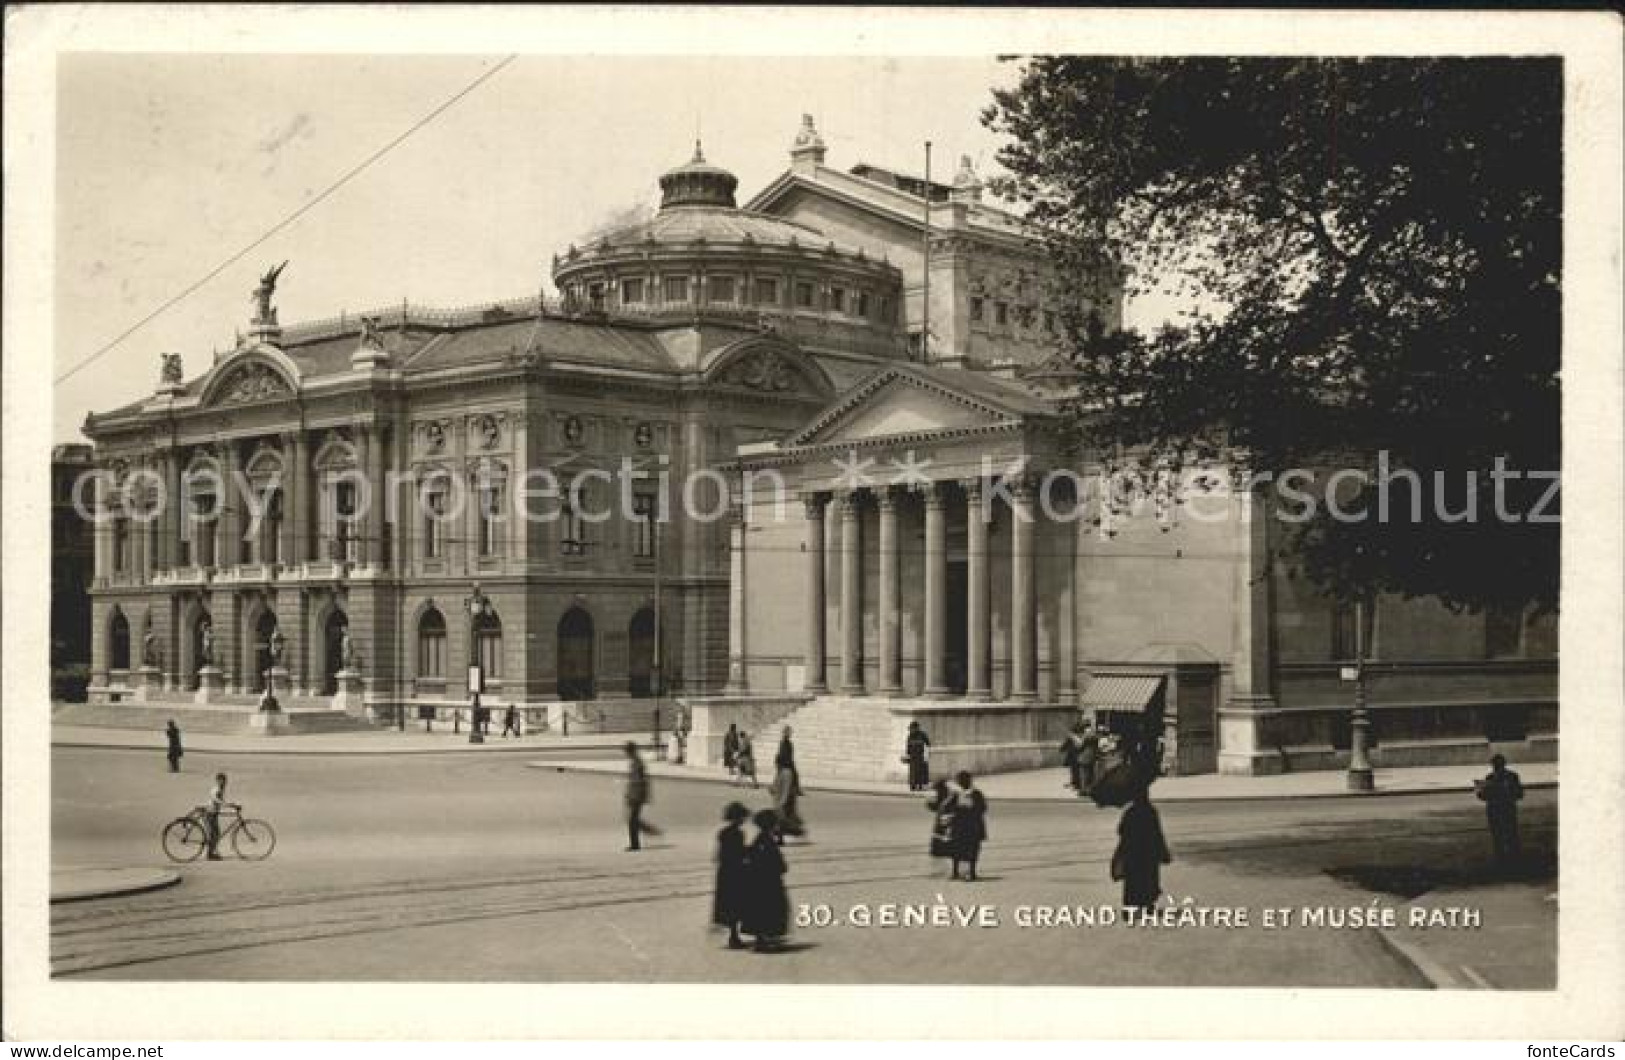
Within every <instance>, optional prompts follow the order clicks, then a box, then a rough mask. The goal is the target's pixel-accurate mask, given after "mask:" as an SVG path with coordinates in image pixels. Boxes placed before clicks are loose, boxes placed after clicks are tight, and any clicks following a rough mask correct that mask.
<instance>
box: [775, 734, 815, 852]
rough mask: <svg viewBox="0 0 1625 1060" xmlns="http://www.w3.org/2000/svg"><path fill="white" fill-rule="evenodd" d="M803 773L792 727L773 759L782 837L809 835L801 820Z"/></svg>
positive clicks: (776, 801) (778, 816)
mask: <svg viewBox="0 0 1625 1060" xmlns="http://www.w3.org/2000/svg"><path fill="white" fill-rule="evenodd" d="M800 806H801V773H800V772H799V771H797V769H796V745H795V744H793V743H791V742H790V726H788V725H786V726H785V727H784V735H783V736H782V737H780V738H779V753H778V754H777V755H775V756H774V758H773V809H774V811H776V814H777V818H778V830H779V835H780V836H787V835H794V836H804V835H806V834H807V824H806V822H805V821H803V820H802V819H801V809H800Z"/></svg>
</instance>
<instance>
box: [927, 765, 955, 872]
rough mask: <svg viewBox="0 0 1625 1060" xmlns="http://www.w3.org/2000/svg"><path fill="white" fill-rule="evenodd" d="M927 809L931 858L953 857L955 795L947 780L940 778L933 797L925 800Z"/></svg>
mask: <svg viewBox="0 0 1625 1060" xmlns="http://www.w3.org/2000/svg"><path fill="white" fill-rule="evenodd" d="M925 808H926V809H927V810H930V811H931V856H932V857H934V858H951V857H953V856H954V793H953V790H952V789H951V788H949V787H948V781H947V780H946V779H945V778H943V777H938V778H937V782H936V783H935V784H934V785H932V787H931V797H930V798H928V799H926V800H925ZM956 870H957V866H956Z"/></svg>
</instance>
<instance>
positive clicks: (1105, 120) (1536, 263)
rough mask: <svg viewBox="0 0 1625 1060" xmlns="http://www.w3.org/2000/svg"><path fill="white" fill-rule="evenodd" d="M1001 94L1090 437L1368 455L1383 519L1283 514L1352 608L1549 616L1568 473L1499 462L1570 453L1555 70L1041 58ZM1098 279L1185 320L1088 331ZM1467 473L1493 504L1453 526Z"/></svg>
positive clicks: (1019, 181) (1076, 417)
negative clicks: (1537, 611)
mask: <svg viewBox="0 0 1625 1060" xmlns="http://www.w3.org/2000/svg"><path fill="white" fill-rule="evenodd" d="M994 97H995V98H994V103H993V105H992V106H990V107H989V108H988V109H987V111H986V112H985V113H984V115H983V121H984V123H985V124H986V125H988V126H989V127H990V128H992V129H993V130H995V131H996V132H1001V133H1004V134H1006V135H1007V136H1008V141H1007V144H1006V146H1004V147H1003V148H1002V149H1001V151H1000V154H999V160H1000V162H1001V163H1002V164H1003V166H1004V168H1005V169H1006V170H1007V171H1008V173H1009V174H1010V175H1009V176H1008V177H1006V178H1004V179H1002V180H1001V181H999V182H997V183H996V184H995V188H996V190H998V191H1000V192H1001V193H1003V194H1004V195H1005V196H1006V197H1008V198H1010V199H1013V200H1015V201H1016V202H1018V203H1020V204H1021V205H1022V206H1023V207H1024V208H1025V210H1026V212H1027V214H1028V216H1029V218H1030V220H1031V221H1032V222H1033V224H1034V226H1035V230H1036V232H1037V233H1038V238H1039V239H1041V240H1042V241H1043V243H1044V244H1045V246H1046V250H1047V252H1048V254H1049V255H1050V257H1051V259H1052V260H1053V261H1054V262H1055V264H1056V265H1057V267H1058V268H1057V271H1058V272H1059V274H1060V276H1061V280H1060V283H1061V284H1062V287H1063V291H1062V293H1063V294H1064V295H1065V296H1066V297H1064V298H1063V299H1062V304H1063V305H1064V306H1066V307H1068V308H1066V309H1064V310H1063V314H1062V315H1063V319H1064V320H1065V324H1066V328H1065V333H1066V336H1067V341H1068V353H1069V356H1070V357H1071V359H1072V360H1073V361H1074V363H1075V365H1076V368H1077V370H1078V372H1079V390H1078V393H1077V396H1076V399H1075V400H1074V401H1072V402H1071V403H1070V410H1069V411H1070V413H1071V416H1070V419H1071V420H1072V421H1073V422H1074V423H1075V425H1076V427H1077V428H1078V430H1079V432H1080V434H1081V435H1082V436H1083V438H1084V439H1085V440H1086V441H1088V442H1089V443H1090V444H1091V445H1092V446H1094V447H1097V448H1098V449H1099V450H1100V451H1105V452H1118V453H1124V452H1128V453H1133V454H1134V455H1133V457H1132V458H1127V459H1129V460H1130V462H1134V463H1138V464H1139V465H1140V470H1141V471H1142V472H1144V471H1145V470H1146V469H1147V468H1149V467H1151V466H1153V465H1155V466H1164V467H1168V466H1172V467H1174V468H1190V467H1193V466H1196V465H1197V464H1203V463H1206V462H1214V461H1224V460H1230V461H1234V460H1235V458H1236V457H1237V456H1238V454H1239V458H1240V462H1241V463H1242V464H1244V465H1245V466H1246V468H1247V469H1248V470H1249V471H1250V472H1251V473H1252V474H1253V475H1255V476H1270V478H1271V479H1272V480H1273V481H1277V482H1278V481H1279V480H1280V478H1281V477H1282V476H1283V475H1285V474H1286V473H1287V472H1288V471H1290V470H1291V469H1294V468H1308V467H1318V468H1322V469H1325V468H1328V467H1331V466H1339V467H1348V468H1350V469H1351V470H1352V469H1359V470H1362V471H1364V472H1365V473H1366V474H1368V475H1369V476H1371V478H1372V479H1373V482H1372V483H1371V484H1370V485H1368V486H1366V487H1365V488H1363V489H1361V490H1358V491H1357V492H1358V493H1359V497H1358V498H1354V499H1348V498H1346V499H1345V502H1344V510H1354V511H1359V510H1361V507H1362V505H1363V507H1364V510H1366V511H1367V512H1368V513H1371V515H1372V517H1370V518H1367V519H1364V520H1362V521H1345V520H1341V519H1338V518H1336V517H1335V516H1334V515H1333V514H1332V513H1331V511H1330V509H1329V508H1328V506H1326V505H1325V504H1320V505H1317V510H1316V513H1315V515H1314V516H1313V517H1312V518H1310V519H1308V520H1307V521H1305V522H1302V523H1298V524H1286V523H1283V524H1282V525H1283V526H1287V528H1288V532H1287V534H1286V535H1285V540H1286V542H1287V551H1288V552H1289V554H1290V555H1291V556H1292V557H1294V558H1293V561H1292V562H1293V563H1294V564H1301V566H1302V568H1303V569H1304V570H1305V571H1306V572H1307V573H1308V574H1309V575H1311V576H1312V577H1314V578H1315V579H1316V580H1317V581H1318V582H1320V583H1321V584H1322V585H1323V586H1324V587H1325V588H1326V589H1327V590H1328V591H1329V592H1330V593H1331V594H1333V595H1335V596H1338V597H1341V598H1345V599H1350V598H1356V597H1358V596H1361V595H1364V594H1367V593H1372V592H1396V593H1400V594H1402V595H1405V596H1437V597H1439V598H1440V599H1441V600H1443V601H1444V602H1445V603H1446V604H1448V605H1450V606H1452V607H1458V608H1459V607H1468V608H1473V609H1477V608H1480V607H1485V606H1492V605H1493V606H1500V607H1514V608H1515V607H1519V606H1522V605H1525V604H1528V603H1530V602H1533V603H1534V604H1536V605H1538V606H1541V607H1553V606H1555V605H1556V602H1557V592H1558V537H1559V528H1558V526H1557V524H1556V522H1555V518H1556V513H1557V504H1556V503H1555V502H1551V503H1548V504H1546V505H1545V508H1544V512H1543V513H1538V514H1544V515H1545V516H1547V517H1549V518H1551V519H1552V520H1554V521H1550V522H1536V521H1531V519H1530V518H1529V516H1530V515H1531V514H1537V509H1538V508H1540V504H1539V502H1540V501H1542V499H1543V498H1545V496H1546V494H1547V493H1548V491H1549V490H1551V489H1554V488H1555V483H1553V482H1549V481H1547V480H1545V479H1535V480H1531V479H1529V478H1525V477H1520V478H1516V479H1513V478H1509V476H1510V475H1511V474H1513V473H1517V474H1519V475H1520V476H1521V475H1525V474H1527V473H1530V472H1534V473H1551V474H1553V475H1555V473H1556V472H1557V471H1558V469H1559V458H1560V430H1559V408H1560V389H1559V340H1560V323H1561V290H1560V267H1561V256H1562V247H1561V221H1562V195H1561V192H1562V141H1561V136H1562V66H1561V62H1560V61H1558V60H1554V59H1499V58H1487V59H1477V58H1473V59H1450V58H1440V59H1229V58H1218V59H1215V58H1194V59H1150V60H1146V59H1112V58H1080V57H1050V58H1037V59H1030V60H1027V61H1026V64H1025V67H1024V69H1023V72H1022V77H1021V79H1020V81H1019V83H1018V84H1016V85H1015V86H1014V87H1012V88H1010V89H1008V90H1002V91H996V92H995V93H994ZM1103 266H1104V267H1103ZM1101 275H1108V276H1122V277H1126V284H1127V289H1128V292H1129V294H1130V296H1131V297H1132V296H1135V295H1142V296H1143V295H1146V294H1148V293H1149V292H1151V291H1153V290H1161V291H1162V292H1163V293H1164V294H1165V295H1167V294H1172V295H1173V296H1175V297H1178V298H1180V299H1183V300H1184V302H1185V303H1186V305H1187V307H1188V308H1187V312H1186V313H1185V314H1184V315H1182V316H1181V317H1179V318H1177V319H1176V320H1174V321H1173V322H1171V323H1170V324H1169V325H1168V326H1166V327H1163V328H1161V329H1159V330H1157V331H1156V332H1154V333H1152V334H1136V333H1127V334H1119V335H1114V336H1105V337H1103V336H1101V335H1100V334H1098V331H1096V332H1091V327H1090V319H1089V313H1088V309H1087V307H1088V306H1089V305H1091V304H1099V301H1100V299H1101V298H1102V297H1103V292H1102V291H1100V290H1098V289H1096V288H1095V286H1093V285H1094V284H1096V283H1097V282H1098V281H1097V280H1096V279H1094V278H1095V277H1099V276H1101ZM1384 453H1386V458H1385V460H1383V459H1382V457H1381V454H1384ZM1497 458H1501V459H1502V461H1503V463H1502V464H1501V465H1499V467H1500V473H1499V478H1500V484H1499V486H1500V491H1501V495H1502V500H1503V503H1502V511H1503V512H1505V513H1507V514H1509V515H1514V516H1517V517H1518V518H1517V521H1512V520H1510V519H1507V518H1502V517H1498V516H1497V513H1496V510H1495V500H1496V490H1497V483H1496V477H1497V474H1498V472H1497V468H1498V465H1497ZM1380 467H1387V468H1389V469H1391V470H1392V472H1393V474H1395V475H1399V474H1402V473H1403V472H1404V471H1411V472H1415V473H1417V474H1419V475H1420V477H1421V481H1422V483H1423V488H1424V492H1425V496H1424V500H1425V502H1426V503H1425V504H1424V505H1423V508H1424V511H1423V512H1422V517H1421V518H1419V519H1412V518H1410V516H1411V515H1412V505H1411V488H1410V487H1409V486H1408V484H1407V482H1406V481H1405V480H1399V481H1397V482H1394V483H1391V484H1390V503H1389V508H1388V513H1389V515H1390V518H1389V519H1387V520H1386V521H1384V520H1381V519H1378V518H1376V517H1375V515H1376V513H1377V512H1378V504H1377V493H1378V487H1377V483H1376V482H1375V481H1374V480H1375V478H1376V476H1377V473H1378V471H1379V468H1380ZM1436 475H1437V476H1439V478H1438V479H1437V480H1436V478H1435V476H1436ZM1347 479H1348V477H1347V476H1345V481H1347ZM1469 479H1471V480H1472V482H1473V483H1474V487H1475V488H1476V493H1477V497H1476V500H1477V505H1476V507H1477V511H1476V516H1477V517H1476V519H1475V520H1474V521H1472V522H1465V521H1461V522H1450V521H1447V520H1446V519H1445V518H1441V517H1440V513H1439V512H1438V511H1437V510H1436V508H1437V505H1436V504H1435V491H1436V490H1438V491H1440V493H1441V494H1442V496H1443V497H1444V499H1445V500H1446V501H1447V508H1448V512H1449V513H1454V512H1459V511H1460V510H1462V509H1463V507H1464V505H1465V503H1466V500H1465V497H1466V493H1467V490H1468V488H1469V487H1468V480H1469ZM1265 492H1266V493H1267V494H1268V497H1267V499H1269V500H1270V502H1271V504H1272V505H1273V506H1275V507H1276V509H1277V511H1279V510H1280V508H1279V505H1280V503H1281V498H1280V496H1279V493H1278V491H1265ZM1400 513H1402V514H1403V516H1404V517H1403V518H1392V516H1394V515H1395V514H1400Z"/></svg>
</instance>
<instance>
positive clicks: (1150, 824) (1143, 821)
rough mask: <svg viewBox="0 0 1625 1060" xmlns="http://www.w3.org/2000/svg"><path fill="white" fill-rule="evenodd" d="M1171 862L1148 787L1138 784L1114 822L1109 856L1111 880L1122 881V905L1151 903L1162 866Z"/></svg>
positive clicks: (1158, 888)
mask: <svg viewBox="0 0 1625 1060" xmlns="http://www.w3.org/2000/svg"><path fill="white" fill-rule="evenodd" d="M1171 861H1173V856H1172V855H1171V854H1169V852H1168V843H1167V841H1166V840H1165V839H1164V838H1163V835H1162V820H1161V818H1159V817H1158V816H1157V809H1156V807H1155V806H1152V805H1151V790H1150V788H1149V787H1148V786H1146V785H1141V786H1140V787H1139V788H1138V789H1137V790H1136V791H1135V794H1134V798H1133V800H1132V801H1131V802H1130V803H1129V804H1128V808H1127V809H1125V810H1124V811H1123V818H1122V820H1120V821H1118V822H1117V852H1116V853H1114V854H1113V855H1112V879H1114V880H1122V881H1123V904H1124V905H1125V906H1129V907H1133V908H1138V909H1150V908H1151V907H1153V906H1155V905H1156V904H1157V899H1158V898H1160V897H1161V896H1162V866H1164V865H1166V864H1168V863H1169V862H1171Z"/></svg>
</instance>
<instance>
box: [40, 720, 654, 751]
mask: <svg viewBox="0 0 1625 1060" xmlns="http://www.w3.org/2000/svg"><path fill="white" fill-rule="evenodd" d="M501 732H502V729H501V727H500V726H498V727H495V728H494V729H493V730H492V732H491V734H490V735H489V736H487V737H486V738H485V742H484V743H483V744H471V743H469V742H468V727H467V726H464V727H463V729H462V731H461V732H460V733H455V734H454V733H453V732H452V731H451V724H450V723H449V722H437V723H436V724H435V729H434V731H433V732H424V731H423V727H422V723H421V722H419V723H418V724H417V725H416V726H409V727H408V728H407V730H406V731H405V732H400V731H397V730H393V729H379V730H377V731H373V732H312V733H298V734H294V735H284V736H247V735H239V734H235V733H211V732H197V733H191V732H189V733H184V734H183V736H182V740H183V743H184V745H185V747H186V750H187V751H189V752H191V751H196V752H204V753H207V754H261V755H263V754H278V755H368V754H375V755H403V754H462V753H472V754H501V753H503V752H508V753H512V752H515V751H523V752H526V753H528V754H547V753H549V752H557V751H594V752H599V753H603V752H609V751H619V750H620V748H621V745H622V744H624V743H626V741H627V740H629V739H632V738H633V737H632V736H631V735H629V734H625V733H603V734H599V733H594V734H590V735H583V736H557V735H554V734H551V733H541V734H538V735H535V736H521V737H518V738H517V739H516V738H514V737H509V738H507V739H503V737H502V736H501V735H500V734H501ZM636 738H637V739H638V741H639V742H640V743H647V742H648V734H647V733H641V734H638V735H637V737H636ZM51 744H52V746H54V747H111V748H125V749H130V750H139V751H153V752H155V753H156V752H162V751H163V749H164V747H165V746H166V745H165V743H164V734H163V731H162V730H156V731H151V732H149V731H147V730H145V729H112V728H100V727H94V726H88V725H53V726H52V727H51Z"/></svg>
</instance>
